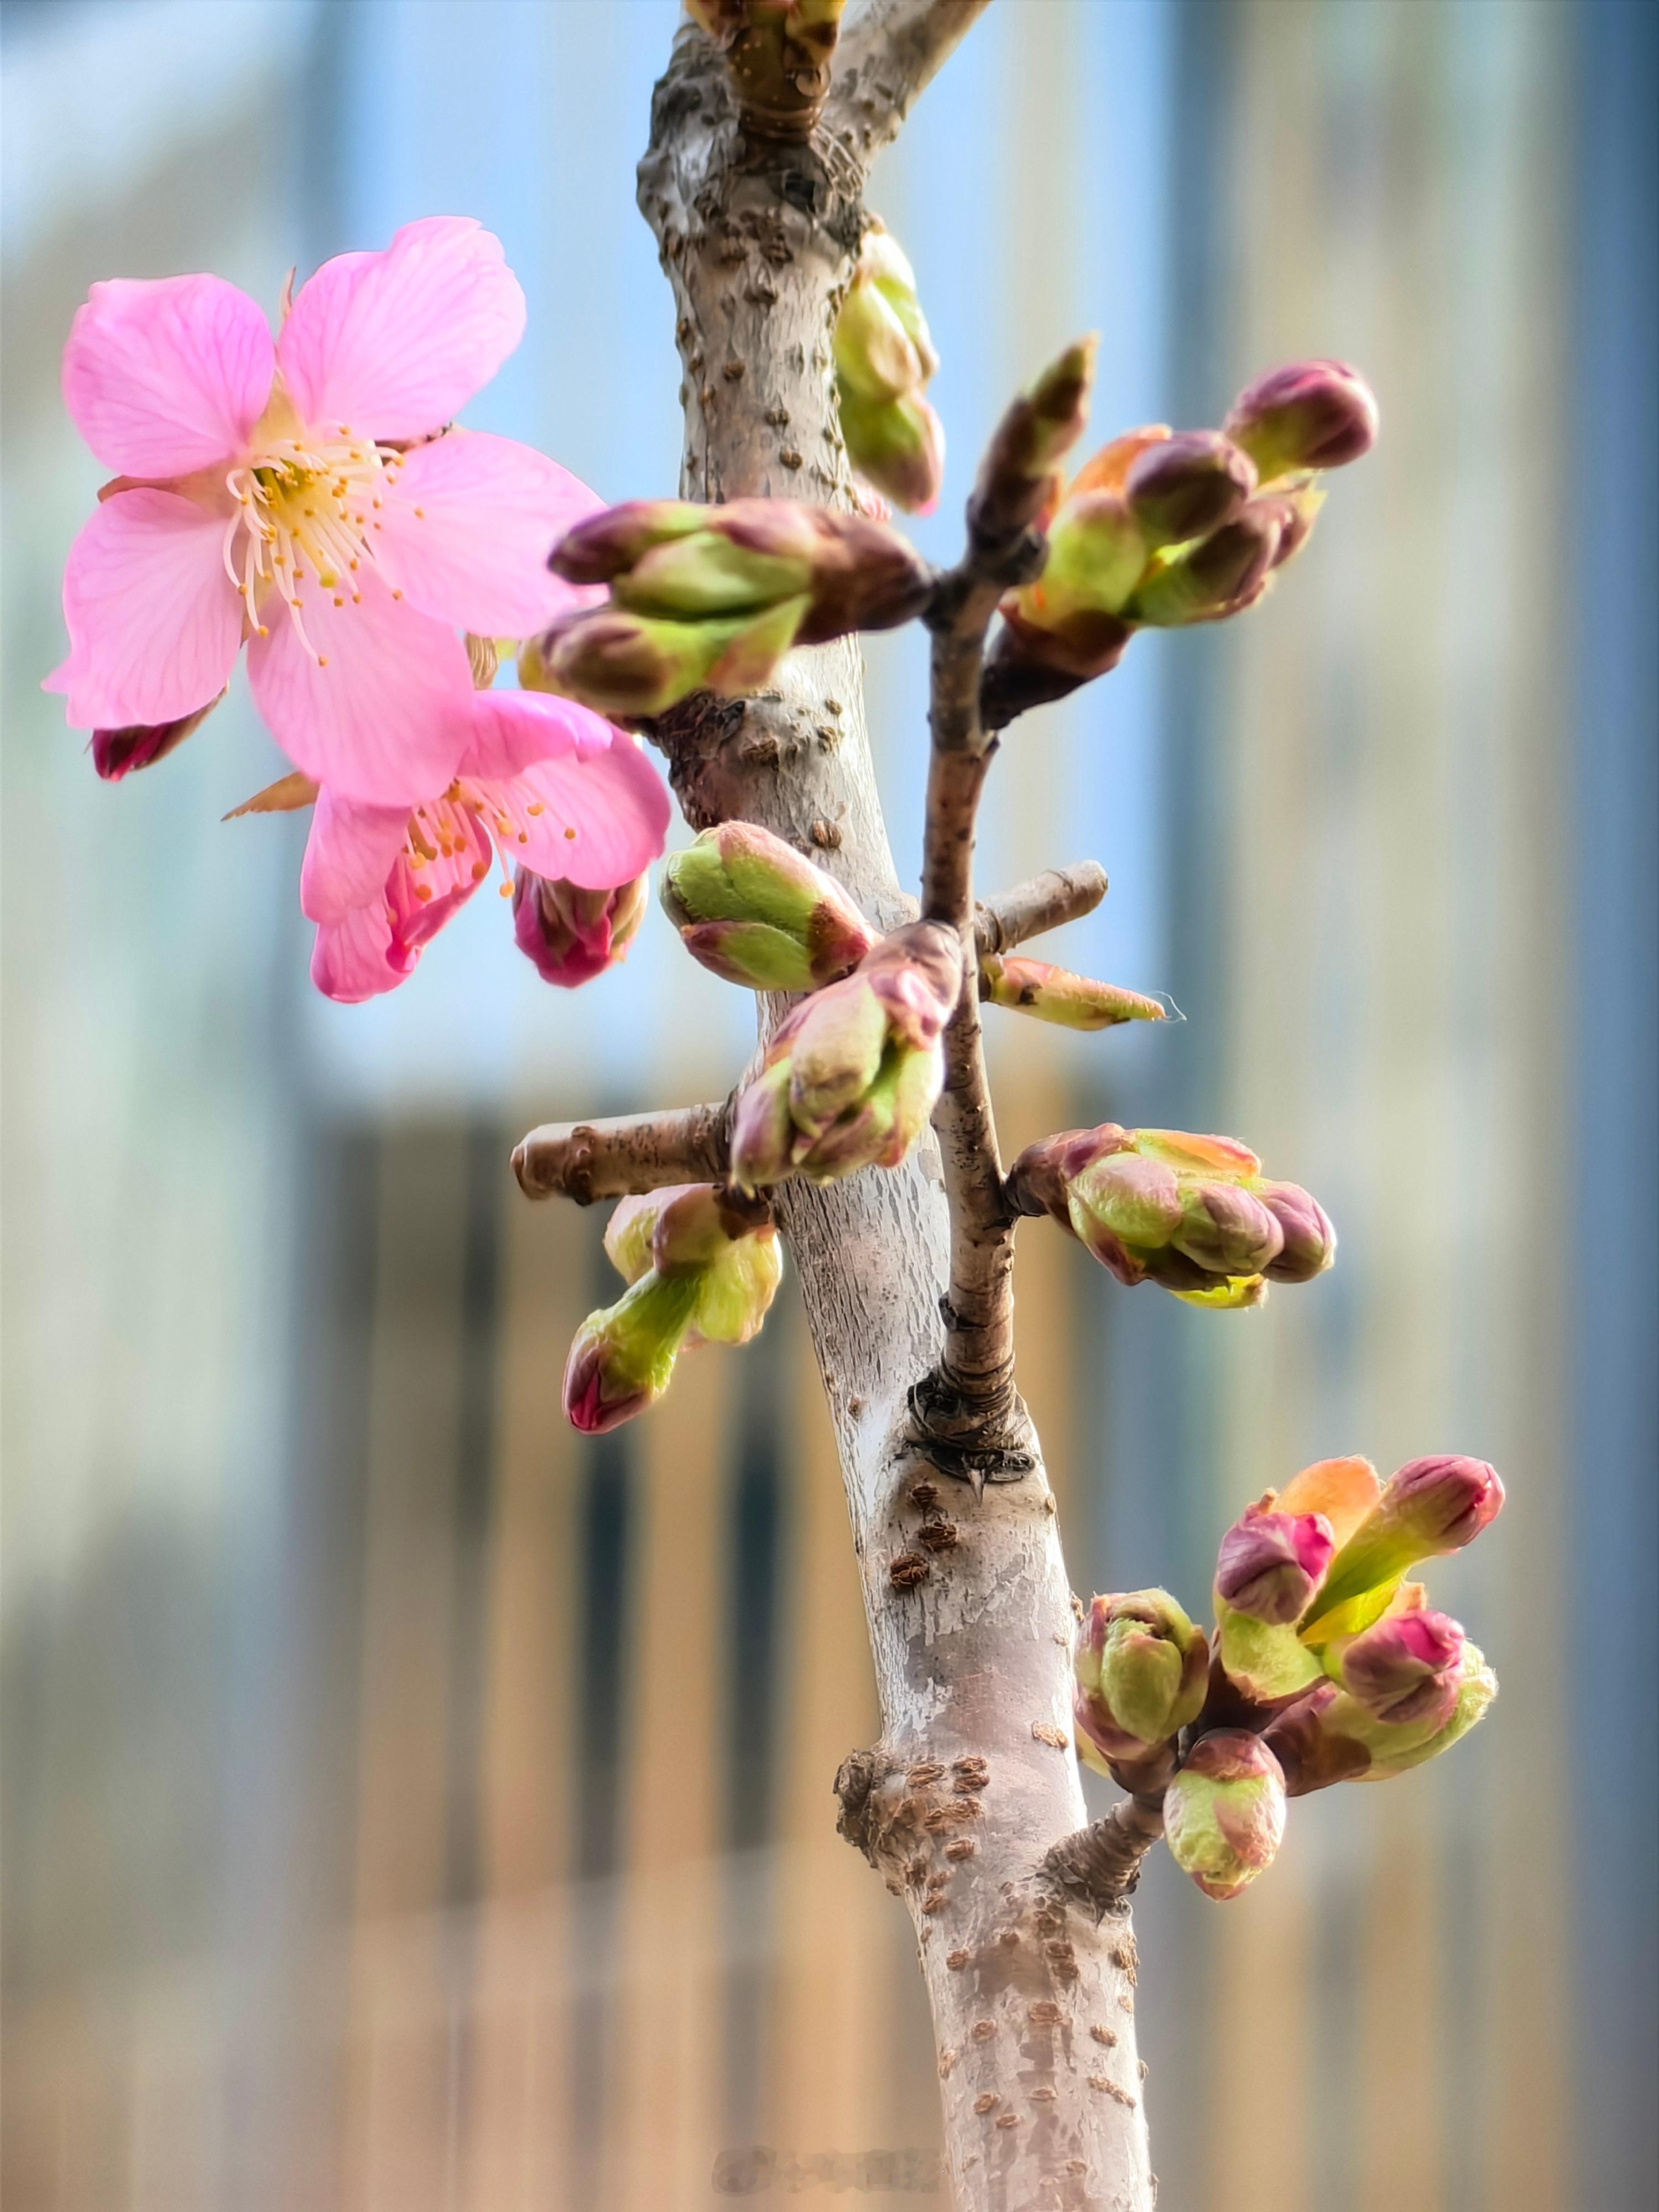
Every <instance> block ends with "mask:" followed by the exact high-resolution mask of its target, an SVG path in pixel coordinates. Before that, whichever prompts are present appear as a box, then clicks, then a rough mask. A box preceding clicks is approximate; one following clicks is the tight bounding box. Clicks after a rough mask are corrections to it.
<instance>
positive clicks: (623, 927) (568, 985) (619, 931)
mask: <svg viewBox="0 0 1659 2212" xmlns="http://www.w3.org/2000/svg"><path fill="white" fill-rule="evenodd" d="M650 881H651V878H650V877H649V875H648V874H647V875H642V876H635V878H634V880H633V882H632V883H629V884H618V885H617V887H616V889H615V890H608V891H607V890H584V889H583V888H582V887H581V885H580V884H573V883H568V882H565V881H564V880H563V879H562V878H560V879H552V878H548V877H546V876H538V875H532V873H531V872H530V870H529V869H528V868H520V869H518V870H516V871H515V872H514V875H513V940H514V942H515V943H516V944H517V945H518V948H519V950H520V952H522V953H523V954H524V955H525V957H526V958H527V959H529V960H532V961H533V962H534V963H535V966H536V973H537V974H538V975H539V976H540V977H541V979H542V981H543V982H544V983H556V984H558V985H559V986H560V987H561V988H562V989H564V990H567V991H568V990H574V989H575V988H576V987H577V986H578V985H579V984H581V983H587V982H591V981H592V979H593V977H594V976H595V975H603V974H604V973H605V969H607V968H614V967H615V966H616V964H617V962H618V961H619V960H620V959H621V958H622V957H623V954H624V953H625V952H626V951H627V950H628V948H629V945H631V944H632V943H633V941H634V939H635V937H636V936H637V934H638V933H639V927H640V924H641V921H643V920H644V918H645V908H646V898H647V891H648V890H649V887H650Z"/></svg>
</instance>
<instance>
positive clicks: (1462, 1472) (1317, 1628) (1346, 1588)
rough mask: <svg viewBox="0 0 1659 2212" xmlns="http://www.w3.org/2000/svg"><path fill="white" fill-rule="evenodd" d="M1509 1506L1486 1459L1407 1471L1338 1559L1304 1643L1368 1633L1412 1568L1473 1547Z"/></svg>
mask: <svg viewBox="0 0 1659 2212" xmlns="http://www.w3.org/2000/svg"><path fill="white" fill-rule="evenodd" d="M1503 1503H1504V1486H1503V1484H1502V1482H1501V1481H1500V1480H1498V1474H1497V1471H1496V1469H1495V1468H1491V1467H1488V1466H1487V1464H1486V1461H1485V1460H1479V1459H1456V1458H1439V1459H1416V1460H1413V1461H1412V1462H1410V1463H1409V1464H1408V1465H1407V1466H1405V1467H1402V1468H1400V1469H1399V1470H1398V1472H1397V1473H1395V1474H1392V1475H1390V1476H1389V1480H1388V1481H1387V1482H1386V1483H1385V1484H1384V1485H1383V1492H1382V1495H1381V1496H1380V1497H1379V1498H1378V1499H1377V1501H1376V1505H1375V1506H1374V1507H1373V1508H1372V1510H1371V1511H1370V1513H1369V1514H1367V1516H1365V1518H1364V1521H1362V1522H1360V1524H1359V1526H1358V1528H1356V1529H1355V1531H1354V1533H1353V1534H1352V1536H1350V1537H1349V1539H1348V1541H1347V1542H1346V1544H1344V1546H1343V1547H1342V1548H1341V1550H1340V1552H1339V1553H1337V1555H1336V1557H1335V1559H1333V1560H1332V1562H1331V1566H1330V1572H1329V1573H1328V1575H1327V1577H1326V1578H1325V1583H1324V1586H1323V1588H1322V1589H1321V1591H1320V1593H1319V1610H1318V1617H1317V1619H1316V1620H1314V1621H1312V1622H1311V1623H1310V1624H1309V1625H1307V1626H1305V1627H1304V1630H1303V1635H1304V1638H1305V1639H1306V1640H1307V1641H1309V1642H1310V1643H1316V1644H1317V1643H1323V1642H1326V1641H1328V1639H1329V1638H1331V1637H1332V1636H1334V1635H1339V1634H1344V1633H1352V1632H1354V1631H1356V1630H1358V1629H1359V1628H1363V1627H1364V1626H1368V1625H1369V1623H1370V1621H1372V1620H1376V1618H1377V1616H1378V1615H1379V1614H1380V1613H1383V1610H1384V1609H1385V1607H1386V1605H1387V1602H1388V1599H1389V1595H1391V1594H1392V1592H1393V1590H1394V1589H1395V1585H1396V1584H1397V1583H1399V1581H1400V1578H1401V1576H1402V1575H1403V1574H1404V1573H1405V1571H1406V1570H1407V1567H1410V1566H1414V1565H1416V1564H1417V1562H1418V1561H1419V1559H1437V1558H1440V1557H1442V1556H1443V1554H1445V1553H1449V1552H1457V1551H1461V1550H1462V1547H1463V1546H1464V1545H1465V1544H1470V1543H1473V1542H1474V1539H1475V1538H1476V1537H1477V1536H1478V1535H1479V1534H1480V1531H1481V1530H1482V1529H1483V1528H1485V1527H1486V1524H1487V1523H1488V1522H1490V1521H1492V1520H1493V1519H1494V1518H1495V1517H1496V1516H1497V1514H1498V1511H1499V1510H1500V1509H1501V1507H1502V1505H1503Z"/></svg>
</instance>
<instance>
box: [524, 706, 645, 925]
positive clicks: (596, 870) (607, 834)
mask: <svg viewBox="0 0 1659 2212" xmlns="http://www.w3.org/2000/svg"><path fill="white" fill-rule="evenodd" d="M519 787H520V791H521V792H523V793H528V794H529V795H530V797H531V798H532V799H536V800H539V801H540V803H541V805H542V806H543V807H544V809H545V811H544V812H543V813H542V814H540V815H538V816H536V817H532V821H533V826H532V829H531V834H530V842H528V843H527V844H523V845H515V846H514V847H513V854H512V856H513V859H514V860H520V861H521V862H522V863H523V865H524V866H526V867H527V868H531V869H533V870H534V872H535V873H536V874H537V875H538V876H555V877H556V876H562V877H564V878H565V879H566V880H567V881H568V882H569V883H573V884H580V887H581V888H582V889H583V890H611V888H612V887H613V886H615V885H616V884H626V883H631V882H632V881H633V879H634V878H635V876H637V875H641V874H643V872H645V870H646V869H647V867H649V866H650V865H651V863H652V861H653V860H655V859H656V858H657V856H658V854H659V853H660V852H661V851H662V848H663V840H664V838H665V836H666V834H667V829H668V817H669V811H670V810H669V800H668V792H667V789H666V787H665V785H664V783H663V781H662V778H661V777H660V776H659V775H658V774H657V772H656V770H655V769H653V767H652V765H651V763H650V762H649V761H648V760H647V758H646V757H645V755H644V754H643V753H642V752H641V750H640V748H639V747H638V745H636V744H635V742H634V740H633V739H632V738H629V737H624V736H623V735H622V734H621V732H618V733H617V736H616V737H615V738H613V739H612V740H611V744H610V745H609V747H608V748H607V749H606V750H605V751H604V752H602V753H597V754H595V755H593V756H592V758H590V759H587V760H574V759H568V760H544V761H538V762H537V763H536V764H535V765H534V766H533V767H532V768H528V769H526V770H525V772H524V774H523V775H522V776H521V777H520V779H519ZM520 811H522V810H520ZM572 830H574V832H575V835H574V836H570V835H569V832H570V831H572Z"/></svg>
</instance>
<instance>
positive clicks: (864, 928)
mask: <svg viewBox="0 0 1659 2212" xmlns="http://www.w3.org/2000/svg"><path fill="white" fill-rule="evenodd" d="M662 902H663V907H664V909H665V912H666V913H667V915H668V918H669V920H670V921H671V922H672V923H673V925H674V927H675V928H676V929H678V932H679V933H680V941H681V942H682V944H684V946H685V949H686V951H688V952H690V954H691V956H692V957H693V958H694V959H695V960H697V961H699V962H701V963H702V966H703V967H705V968H707V969H711V970H712V972H713V973H714V975H720V976H723V977H724V979H725V980H726V981H727V982H728V983H738V984H741V985H742V986H743V987H744V988H745V989H747V990H750V991H816V990H819V989H821V988H822V987H823V985H824V984H826V983H834V982H837V981H840V979H841V978H842V976H843V975H850V974H851V973H852V971H853V969H854V968H856V967H857V966H858V964H859V963H860V960H862V959H863V958H864V957H865V955H866V953H867V952H869V951H871V950H872V948H873V947H874V945H875V943H876V933H875V931H874V930H873V929H872V928H871V927H870V925H869V924H868V922H866V921H865V919H864V916H863V915H861V914H860V912H859V910H858V908H856V907H855V906H854V904H853V902H852V900H851V899H850V898H848V896H847V894H846V892H845V891H844V890H842V887H841V885H840V884H838V883H837V882H836V880H835V878H834V877H833V876H829V875H826V874H825V872H824V871H823V869H822V868H820V867H816V866H814V865H813V864H812V862H811V860H805V859H804V858H803V857H802V855H801V854H799V853H797V852H796V851H795V849H794V848H793V846H791V845H786V844H785V843H784V842H783V840H782V838H781V837H775V836H773V835H772V833H771V831H770V830H769V829H761V828H760V827H759V826H758V825H757V823H752V822H724V823H721V824H720V827H719V828H718V829H705V830H704V831H703V833H702V836H700V837H699V838H698V839H697V840H696V843H695V844H692V845H690V846H688V847H687V848H685V850H684V852H679V853H676V854H672V855H671V858H670V859H669V860H668V861H667V863H666V864H665V867H664V869H663V878H662Z"/></svg>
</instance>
